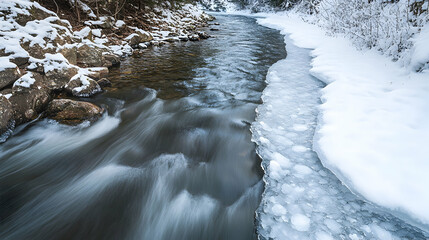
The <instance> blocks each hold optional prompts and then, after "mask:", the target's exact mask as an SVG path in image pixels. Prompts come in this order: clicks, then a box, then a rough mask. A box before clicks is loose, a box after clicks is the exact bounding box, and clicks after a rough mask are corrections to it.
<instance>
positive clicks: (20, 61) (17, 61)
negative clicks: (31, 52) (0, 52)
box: [10, 57, 30, 68]
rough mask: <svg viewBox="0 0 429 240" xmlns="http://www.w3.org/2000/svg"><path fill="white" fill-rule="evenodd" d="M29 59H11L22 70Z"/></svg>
mask: <svg viewBox="0 0 429 240" xmlns="http://www.w3.org/2000/svg"><path fill="white" fill-rule="evenodd" d="M28 59H30V58H29V57H15V58H12V59H10V61H11V62H13V63H15V64H16V65H17V66H18V67H20V68H22V67H23V66H24V65H26V64H27V63H28Z"/></svg>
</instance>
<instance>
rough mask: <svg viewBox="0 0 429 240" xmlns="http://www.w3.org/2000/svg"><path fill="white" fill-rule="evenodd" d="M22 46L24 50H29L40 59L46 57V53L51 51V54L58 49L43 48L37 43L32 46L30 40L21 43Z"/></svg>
mask: <svg viewBox="0 0 429 240" xmlns="http://www.w3.org/2000/svg"><path fill="white" fill-rule="evenodd" d="M21 47H22V48H24V50H25V51H27V52H28V54H29V55H30V56H31V57H34V58H38V59H43V58H45V54H46V53H51V54H55V53H56V50H55V49H54V48H43V47H41V46H40V45H39V44H37V43H36V44H34V45H31V46H30V42H29V41H27V42H24V43H21Z"/></svg>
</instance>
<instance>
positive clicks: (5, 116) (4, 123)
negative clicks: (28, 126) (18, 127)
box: [0, 96, 14, 143]
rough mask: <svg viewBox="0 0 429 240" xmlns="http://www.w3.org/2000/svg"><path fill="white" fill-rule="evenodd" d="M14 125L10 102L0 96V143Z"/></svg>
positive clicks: (8, 134)
mask: <svg viewBox="0 0 429 240" xmlns="http://www.w3.org/2000/svg"><path fill="white" fill-rule="evenodd" d="M13 127H14V120H13V110H12V104H11V103H10V102H9V100H8V99H7V98H5V97H4V96H0V143H1V142H4V141H5V140H6V139H7V138H8V137H9V136H10V134H11V132H10V131H11V129H13Z"/></svg>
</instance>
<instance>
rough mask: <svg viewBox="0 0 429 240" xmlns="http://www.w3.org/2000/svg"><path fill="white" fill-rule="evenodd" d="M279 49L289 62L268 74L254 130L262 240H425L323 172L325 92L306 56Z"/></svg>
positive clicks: (302, 51)
mask: <svg viewBox="0 0 429 240" xmlns="http://www.w3.org/2000/svg"><path fill="white" fill-rule="evenodd" d="M285 41H286V50H287V53H288V56H287V58H286V59H284V60H280V61H279V62H277V63H276V64H274V65H273V66H272V67H271V68H270V69H269V72H268V74H267V83H268V86H267V87H266V89H265V90H264V92H263V96H262V99H263V102H264V103H263V104H262V105H260V106H259V107H258V108H257V113H258V117H257V119H256V121H255V122H254V123H253V124H252V132H253V141H255V142H256V143H257V144H258V148H257V152H258V154H259V155H260V156H261V157H262V159H263V161H262V166H263V168H264V171H265V175H264V178H263V179H264V182H265V184H266V185H265V191H264V193H263V196H262V201H261V204H260V206H259V208H258V210H257V231H258V234H259V237H260V239H318V240H324V239H427V238H428V237H429V235H428V233H425V232H422V231H421V230H420V229H417V228H415V227H413V226H411V225H409V224H407V223H405V222H404V221H402V220H400V219H398V218H396V217H394V216H392V215H391V214H389V213H386V212H384V211H383V210H382V209H380V208H378V207H376V206H373V205H372V204H370V203H368V202H366V201H364V200H362V199H361V198H360V197H358V196H356V195H354V194H353V193H352V192H350V190H349V189H348V188H346V187H345V186H344V185H343V184H342V183H341V181H339V180H338V178H337V177H336V176H335V175H334V174H332V173H331V171H329V170H328V169H326V168H325V167H324V166H323V165H322V164H321V162H320V160H319V158H318V157H317V154H316V153H315V152H313V151H312V140H313V136H314V132H315V128H316V127H317V116H318V107H319V106H320V91H319V90H320V89H321V88H323V87H324V84H323V83H322V82H320V81H319V80H318V79H316V78H314V77H312V76H311V75H310V74H309V70H310V68H311V66H310V62H311V57H310V50H308V49H303V48H298V47H297V46H295V45H293V43H292V41H291V40H290V39H289V37H286V38H285Z"/></svg>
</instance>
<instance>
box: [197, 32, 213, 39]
mask: <svg viewBox="0 0 429 240" xmlns="http://www.w3.org/2000/svg"><path fill="white" fill-rule="evenodd" d="M198 36H199V37H200V38H201V39H207V38H209V37H210V35H209V34H207V33H206V32H198Z"/></svg>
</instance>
